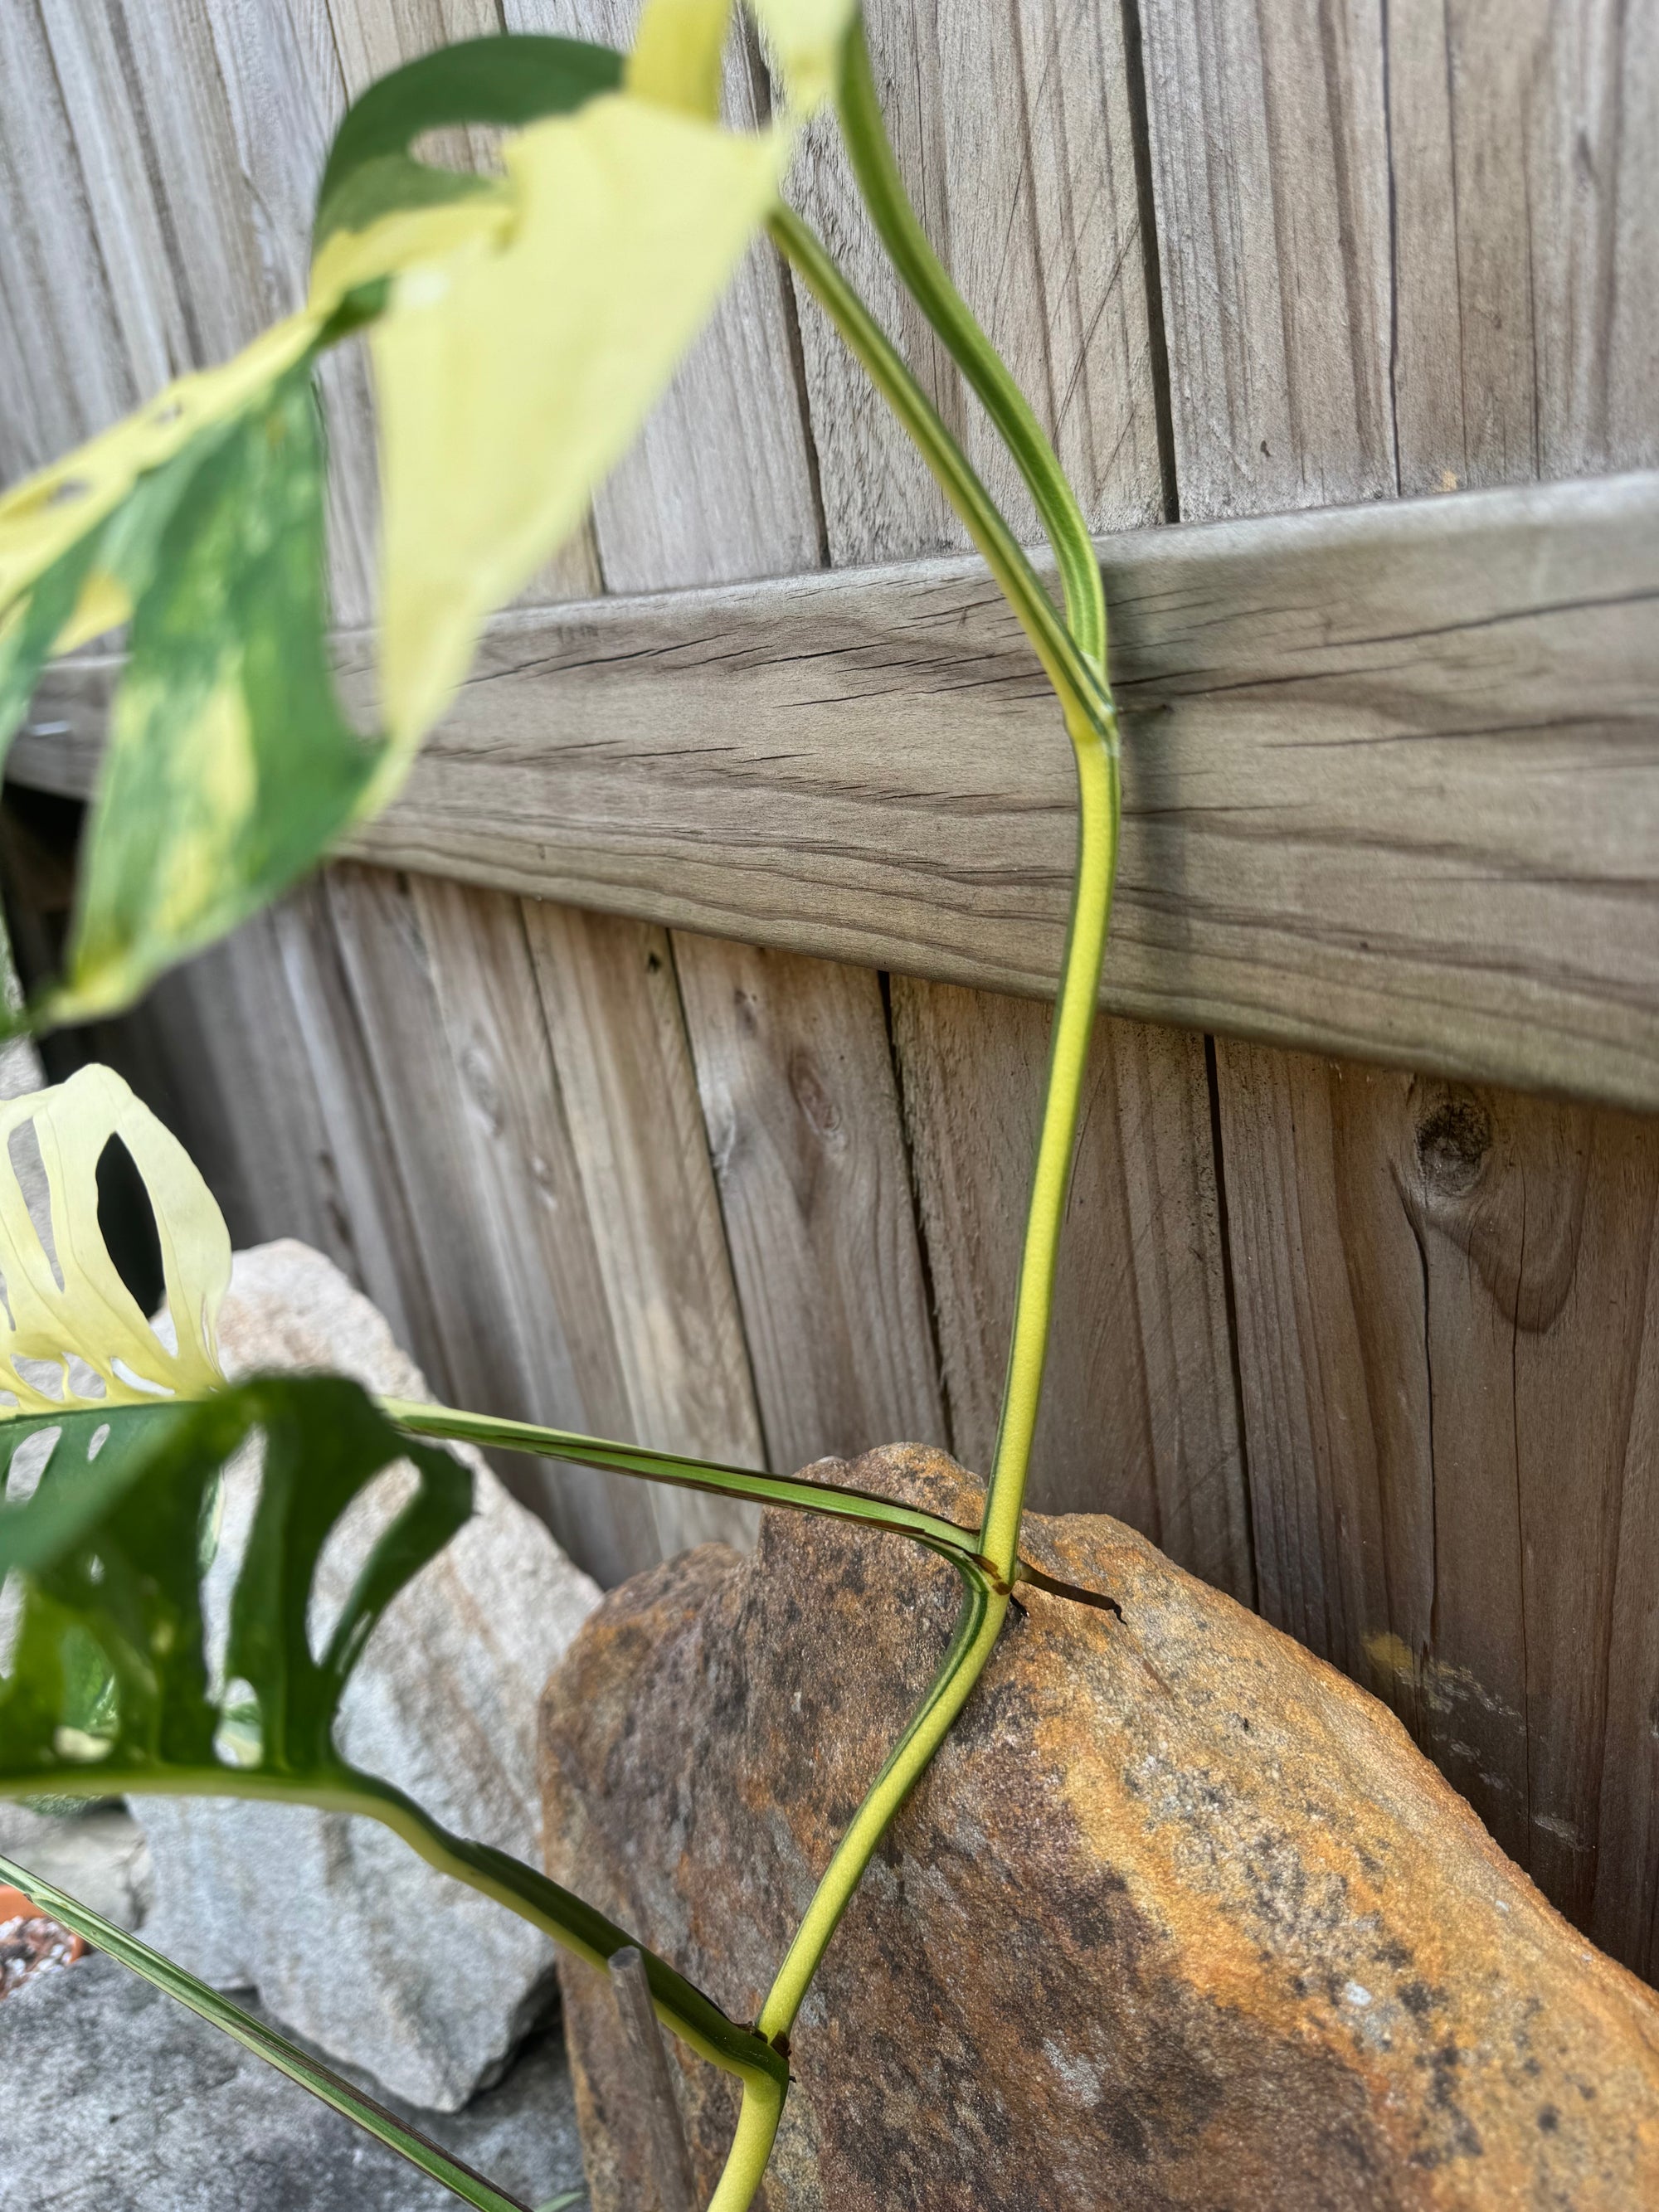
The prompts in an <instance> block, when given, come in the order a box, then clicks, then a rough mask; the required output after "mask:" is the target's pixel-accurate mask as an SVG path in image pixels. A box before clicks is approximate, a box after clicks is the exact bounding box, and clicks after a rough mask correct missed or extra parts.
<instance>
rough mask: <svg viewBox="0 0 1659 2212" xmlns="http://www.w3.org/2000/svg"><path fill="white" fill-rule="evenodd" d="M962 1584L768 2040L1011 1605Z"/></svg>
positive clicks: (790, 1954)
mask: <svg viewBox="0 0 1659 2212" xmlns="http://www.w3.org/2000/svg"><path fill="white" fill-rule="evenodd" d="M963 1583H964V1584H965V1585H966V1587H965V1589H964V1590H963V1601H962V1611H961V1612H960V1613H958V1615H957V1626H956V1632H955V1633H954V1635H953V1636H952V1637H951V1643H950V1648H949V1649H948V1650H947V1651H946V1652H945V1657H944V1659H943V1661H942V1662H940V1666H939V1672H938V1674H936V1675H935V1676H934V1678H933V1684H932V1686H931V1687H930V1688H929V1690H928V1691H927V1695H926V1696H925V1697H924V1698H923V1699H922V1701H921V1704H920V1705H918V1706H917V1707H916V1710H915V1712H914V1713H912V1715H911V1716H910V1721H909V1725H908V1727H907V1728H906V1729H905V1731H904V1733H903V1735H902V1736H901V1737H900V1738H899V1740H898V1741H897V1742H896V1744H895V1745H894V1747H893V1748H892V1750H891V1752H890V1753H889V1754H888V1758H887V1762H886V1764H885V1765H884V1766H883V1768H882V1770H881V1772H880V1773H879V1774H878V1776H877V1777H876V1778H875V1780H874V1781H873V1782H872V1784H871V1785H870V1789H869V1792H868V1794H867V1795H866V1798H865V1800H864V1802H863V1803H862V1804H861V1805H860V1807H859V1809H858V1811H857V1812H856V1813H855V1814H854V1815H853V1818H852V1820H851V1822H850V1823H849V1825H848V1828H847V1831H846V1833H845V1834H844V1835H843V1836H842V1839H841V1841H840V1843H839V1844H836V1849H835V1852H834V1855H833V1857H831V1859H830V1861H829V1866H828V1868H827V1869H825V1871H824V1875H823V1880H822V1881H820V1882H819V1884H818V1887H817V1891H816V1892H815V1893H814V1894H813V1898H812V1902H811V1905H808V1906H807V1908H806V1912H805V1917H804V1918H803V1919H802V1921H801V1923H800V1926H799V1928H798V1929H796V1930H795V1937H794V1941H793V1942H792V1943H791V1944H790V1946H789V1949H788V1951H787V1954H785V1957H784V1961H783V1964H782V1965H781V1966H780V1967H779V1969H778V1971H777V1973H776V1975H775V1978H774V1979H773V1983H772V1986H771V1988H770V1989H769V1990H768V1992H767V1996H766V2002H765V2003H764V2004H763V2006H762V2007H761V2009H760V2017H759V2019H758V2020H757V2021H756V2023H755V2027H756V2032H757V2033H758V2034H761V2035H763V2036H765V2037H766V2038H767V2039H769V2040H772V2039H775V2038H776V2037H778V2036H780V2035H787V2033H788V2032H789V2030H790V2028H791V2027H793V2025H794V2020H795V2015H796V2014H797V2013H798V2012H799V2010H800V2008H801V2003H802V2001H803V1999H804V1998H805V1995H806V1991H807V1988H808V1985H809V1984H810V1983H811V1979H812V1977H813V1975H814V1974H815V1973H816V1972H817V1967H818V1962H819V1960H821V1959H822V1958H823V1954H824V1950H825V1948H826V1946H827V1945H828V1943H829V1938H830V1937H831V1936H833V1935H834V1934H835V1932H836V1924H837V1923H838V1922H839V1921H840V1919H841V1917H842V1913H843V1912H845V1911H846V1910H847V1907H848V1904H849V1903H850V1902H851V1900H852V1896H853V1893H854V1890H855V1889H856V1888H857V1887H858V1886H859V1882H860V1879H861V1877H862V1875H863V1873H864V1869H865V1868H866V1866H868V1864H869V1863H870V1857H871V1854H872V1852H873V1851H874V1850H875V1848H876V1845H877V1844H878V1843H879V1842H880V1841H881V1838H882V1837H883V1835H884V1832H886V1829H887V1826H888V1824H889V1822H890V1820H892V1818H893V1815H894V1814H896V1812H897V1811H898V1809H899V1808H900V1806H901V1805H902V1804H903V1802H904V1801H905V1799H906V1798H907V1797H908V1796H909V1794H910V1792H911V1790H913V1789H914V1788H915V1785H916V1784H917V1782H918V1781H920V1779H921V1775H922V1773H923V1771H924V1770H925V1769H926V1767H927V1763H928V1761H929V1760H930V1759H932V1758H933V1753H935V1752H936V1751H937V1750H938V1748H939V1745H940V1744H941V1743H942V1742H943V1741H944V1740H945V1734H946V1731H947V1730H948V1729H949V1728H950V1726H951V1722H952V1721H953V1720H955V1718H956V1717H957V1714H958V1713H959V1712H960V1711H962V1708H963V1705H964V1704H965V1703H966V1702H967V1698H968V1693H969V1691H970V1690H971V1689H972V1688H973V1686H974V1685H975V1682H976V1681H977V1680H979V1677H980V1674H981V1672H982V1671H983V1668H984V1666H985V1662H986V1661H987V1659H988V1658H989V1657H990V1656H991V1650H992V1647H993V1645H994V1644H995V1643H996V1640H997V1637H998V1634H999V1633H1000V1630H1001V1627H1002V1621H1003V1616H1004V1614H1005V1613H1006V1612H1007V1609H1008V1600H1007V1597H1006V1595H1005V1594H1004V1593H1002V1592H1000V1591H998V1590H994V1589H992V1588H991V1586H990V1583H988V1581H987V1579H986V1577H984V1576H983V1575H982V1574H979V1573H975V1572H973V1571H963Z"/></svg>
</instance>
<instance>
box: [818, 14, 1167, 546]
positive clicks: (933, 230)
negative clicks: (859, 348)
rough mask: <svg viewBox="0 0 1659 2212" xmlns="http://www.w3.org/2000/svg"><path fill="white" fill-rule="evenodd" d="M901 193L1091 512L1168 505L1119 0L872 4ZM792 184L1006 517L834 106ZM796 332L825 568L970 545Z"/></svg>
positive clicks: (832, 336) (994, 458)
mask: <svg viewBox="0 0 1659 2212" xmlns="http://www.w3.org/2000/svg"><path fill="white" fill-rule="evenodd" d="M868 27H869V34H870V39H871V44H872V57H873V60H874V64H875V74H876V80H877V84H878V89H879V91H880V93H881V96H882V102H883V107H884V112H885V114H886V116H887V118H888V125H889V129H890V134H891V136H892V138H893V142H894V145H895V148H896V151H897V154H898V157H899V163H900V167H901V168H902V171H903V173H904V177H905V181H906V184H907V185H908V190H909V192H910V196H911V198H912V200H913V202H914V203H915V206H916V209H917V210H918V212H919V213H920V215H921V219H922V222H923V224H924V226H925V227H926V228H927V231H928V234H929V235H930V237H931V238H932V240H933V244H934V246H935V247H936V248H937V249H938V251H939V253H940V255H941V257H942V258H944V260H945V263H946V264H947V265H948V266H949V267H951V269H952V270H953V271H954V272H955V273H956V276H957V281H958V282H959V283H960V285H961V288H962V290H963V295H964V296H965V297H966V299H967V301H968V302H969V306H970V307H972V308H973V310H974V312H975V314H976V315H977V316H978V317H979V319H980V320H981V323H982V324H983V325H984V326H985V328H986V330H987V332H988V333H989V335H990V337H991V340H992V342H993V343H994V344H995V345H996V346H997V347H998V348H999V349H1000V351H1001V352H1002V354H1003V356H1004V357H1005V359H1006V361H1007V362H1008V364H1009V366H1010V368H1012V371H1013V373H1014V374H1015V376H1016V378H1017V379H1018V381H1019V383H1020V385H1021V386H1022V388H1023V389H1024V392H1025V393H1026V395H1027V397H1028V398H1030V401H1031V403H1032V404H1033V406H1034V407H1035V408H1036V412H1037V415H1038V416H1039V417H1040V419H1041V420H1042V423H1043V426H1044V428H1046V429H1047V430H1048V434H1049V435H1050V437H1051V438H1052V439H1053V441H1054V445H1055V447H1056V450H1057V451H1058V453H1059V454H1060V459H1061V462H1062V464H1063V465H1065V467H1066V470H1067V471H1068V473H1069V474H1070V476H1071V478H1072V481H1073V484H1074V485H1075V487H1076V489H1077V491H1078V494H1079V499H1080V500H1081V501H1082V504H1083V507H1084V511H1085V514H1086V515H1087V516H1088V518H1089V520H1090V523H1091V527H1093V528H1095V529H1097V530H1118V529H1123V528H1126V527H1128V526H1133V525H1134V524H1137V523H1146V522H1151V521H1154V520H1162V518H1163V512H1164V508H1163V488H1162V479H1161V474H1160V464H1159V454H1158V427H1157V410H1156V404H1155V394H1154V390H1153V383H1152V369H1151V346H1152V337H1151V331H1150V325H1149V321H1148V314H1147V302H1146V273H1145V267H1144V260H1145V241H1144V240H1143V238H1142V234H1141V219H1140V209H1139V200H1138V197H1137V188H1136V181H1135V162H1134V152H1133V134H1132V129H1131V118H1130V111H1129V82H1128V70H1127V65H1126V53H1125V46H1124V38H1123V27H1122V20H1121V15H1120V12H1119V10H1118V9H1116V8H1115V7H1109V8H1097V7H1092V6H1090V5H1087V4H1086V0H992V4H989V5H983V6H980V7H976V8H969V9H951V8H946V7H941V6H939V4H938V0H890V4H886V5H882V6H878V7H875V8H872V9H871V10H870V13H869V18H868ZM790 197H791V198H792V199H793V201H794V202H795V204H797V205H798V206H799V208H800V210H801V211H802V212H803V213H804V214H805V216H807V218H808V219H809V221H811V222H812V223H813V224H814V226H815V227H816V228H818V229H819V230H820V231H821V232H822V234H823V236H824V238H825V239H826V240H827V241H828V243H829V246H831V248H832V250H833V251H834V252H836V255H837V257H838V258H840V259H841V261H842V264H843V266H844V267H845V268H846V269H847V271H848V275H849V276H850V277H851V278H852V281H853V282H854V284H855V285H856V286H857V287H858V289H859V290H860V292H861V293H862V294H863V295H864V296H865V298H866V300H867V301H869V303H870V304H871V306H872V308H873V309H874V310H875V312H876V313H877V315H878V319H880V320H881V321H882V322H883V323H884V325H886V327H887V328H888V330H889V331H890V332H891V333H892V335H893V336H894V337H896V339H897V340H898V342H899V343H900V345H901V347H902V350H903V351H904V353H905V355H906V357H907V359H908V361H909V362H910V363H911V365H912V367H913V368H915V370H916V372H917V374H918V375H919V376H920V378H921V382H922V384H923V386H924V387H925V388H926V389H927V392H928V393H929V396H930V397H931V398H933V401H934V404H936V405H937V406H938V407H939V410H940V412H941V414H942V415H943V416H944V417H945V421H946V422H948V423H949V424H950V426H951V428H952V430H954V431H955V432H956V433H957V435H958V437H959V438H960V439H961V441H962V442H963V444H964V446H965V447H966V449H967V452H968V454H969V459H971V460H972V461H973V462H974V464H975V466H976V467H977V468H979V469H980V470H981V472H982V473H983V475H984V477H985V479H986V482H987V484H988V485H989V487H990V489H991V491H992V492H993V494H994V496H995V497H996V498H997V500H998V501H1000V503H1001V504H1002V506H1003V507H1004V509H1005V512H1006V513H1007V514H1008V516H1009V518H1010V520H1012V522H1013V523H1014V526H1015V527H1016V529H1017V530H1018V532H1019V534H1020V535H1021V536H1022V537H1024V538H1035V537H1036V535H1037V534H1038V532H1037V525H1036V514H1035V512H1034V510H1033V509H1032V507H1031V504H1030V500H1029V498H1028V497H1027V495H1026V494H1025V491H1024V486H1023V485H1022V483H1020V481H1019V478H1018V474H1017V472H1016V471H1015V470H1014V468H1013V466H1012V463H1011V462H1010V461H1009V459H1008V458H1007V456H1006V453H1004V451H1003V449H1002V447H1001V446H1000V442H999V441H997V439H996V437H995V435H994V432H993V431H992V430H991V428H990V427H989V425H988V423H987V421H986V420H985V418H984V416H983V415H982V414H981V411H980V410H979V408H978V405H977V403H975V402H973V401H971V400H970V399H969V397H968V396H967V394H966V392H965V391H964V389H963V385H962V382H961V379H960V377H959V375H958V374H957V370H956V368H955V365H954V364H953V363H952V362H951V360H950V357H949V356H948V355H946V354H945V351H944V349H942V348H941V347H940V346H939V343H938V342H937V340H935V338H934V337H933V333H932V331H930V330H929V328H928V326H927V323H926V321H925V320H924V319H923V317H922V315H921V311H920V310H919V309H918V308H917V307H915V303H914V302H913V301H911V300H910V299H909V297H908V294H906V293H905V292H904V291H903V289H902V286H900V285H899V283H897V281H896V278H895V277H894V276H893V274H892V272H891V270H890V267H889V265H888V264H887V263H886V260H885V258H884V255H883V253H882V251H881V249H880V246H879V245H878V241H877V240H876V238H875V235H874V233H873V231H872V228H871V227H870V224H869V222H868V219H867V217H866V215H865V213H864V210H863V207H862V204H861V203H860V200H859V198H858V196H857V192H856V190H855V188H854V185H853V181H852V178H851V174H850V172H849V170H848V166H847V163H846V160H845V157H844V155H842V151H841V148H840V143H839V140H838V137H837V136H836V132H835V131H834V130H833V129H832V128H831V126H830V124H829V121H828V119H827V118H825V119H823V120H821V121H820V122H819V123H818V124H817V125H815V126H814V127H813V129H812V130H811V131H809V133H808V134H807V137H806V141H805V146H804V148H803V149H802V152H801V155H800V156H799V160H798V162H797V165H796V170H795V173H794V175H793V179H792V180H791V185H790ZM799 298H800V316H801V334H802V343H803V352H804V361H805V373H806V384H807V391H808V394H809V398H810V402H811V422H812V429H813V436H814V440H815V442H816V445H817V458H818V472H819V478H820V482H821V484H822V487H823V507H824V515H825V522H826V527H827V532H828V541H829V556H830V558H831V560H832V561H834V562H836V564H837V565H842V564H846V563H848V562H870V561H891V560H899V559H905V558H909V557H912V556H917V555H921V554H926V553H934V552H943V551H945V550H952V549H958V548H965V546H966V544H967V539H966V537H965V535H964V533H963V529H962V526H961V525H960V524H959V523H958V522H957V519H956V518H955V516H954V515H953V514H951V512H950V510H949V508H948V507H946V505H945V501H944V498H943V495H941V494H940V493H939V490H938V489H937V487H936V486H935V485H934V483H933V480H932V478H931V477H929V476H928V475H927V471H926V470H925V468H924V467H923V465H922V464H921V461H920V459H918V458H917V456H916V453H915V450H914V448H913V447H911V446H910V445H909V444H908V441H907V440H906V439H905V438H904V436H903V434H902V432H901V431H900V430H899V428H898V427H897V425H896V423H895V422H893V420H892V418H891V416H890V415H889V414H888V413H887V411H886V410H885V408H884V406H883V405H882V404H881V403H880V402H879V401H878V400H877V399H876V398H875V397H874V395H873V393H872V391H871V389H870V386H869V385H868V383H867V380H866V378H865V376H864V374H863V372H862V370H861V369H860V368H858V367H857V365H856V364H855V363H854V362H853V361H852V360H851V359H850V358H849V357H848V355H847V353H846V351H845V349H843V348H842V345H841V343H840V341H839V339H838V338H837V337H836V333H835V331H834V330H833V329H832V327H831V326H830V325H829V324H828V323H827V321H826V320H825V319H824V318H823V315H822V314H821V313H820V312H819V311H818V309H817V307H816V305H815V304H814V303H813V302H812V301H811V299H810V298H809V297H807V296H806V295H805V294H804V293H802V294H800V295H799Z"/></svg>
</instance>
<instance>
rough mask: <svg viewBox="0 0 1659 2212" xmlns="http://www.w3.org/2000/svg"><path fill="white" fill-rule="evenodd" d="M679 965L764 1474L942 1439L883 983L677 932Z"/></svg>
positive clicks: (856, 972) (861, 972)
mask: <svg viewBox="0 0 1659 2212" xmlns="http://www.w3.org/2000/svg"><path fill="white" fill-rule="evenodd" d="M675 957H676V961H677V963H678V969H679V979H680V989H681V994H682V995H683V997H684V1003H685V1012H686V1019H687V1023H688V1024H689V1026H690V1031H691V1036H692V1039H693V1046H694V1051H695V1054H696V1063H697V1080H698V1084H699V1086H700V1088H701V1091H702V1105H703V1115H704V1118H705V1120H706V1121H707V1123H708V1133H709V1139H710V1142H711V1144H712V1146H713V1148H714V1170H715V1174H716V1176H717V1177H718V1179H719V1182H720V1194H721V1198H722V1200H723V1203H724V1208H725V1215H726V1235H727V1237H728V1238H729V1239H730V1242H731V1246H732V1266H733V1268H734V1270H735V1272H736V1274H737V1277H738V1282H739V1284H740V1285H743V1286H744V1291H745V1297H744V1313H745V1316H746V1317H747V1320H748V1334H749V1342H750V1351H751V1352H752V1355H753V1358H754V1360H755V1365H756V1383H757V1389H758V1392H759V1396H760V1401H761V1405H762V1407H763V1409H764V1411H765V1417H766V1431H767V1444H768V1447H769V1451H770V1455H771V1459H772V1463H773V1464H774V1465H775V1466H778V1467H791V1468H793V1467H802V1466H805V1463H806V1462H808V1461H809V1460H814V1459H818V1458H822V1457H824V1456H827V1455H830V1454H835V1455H837V1456H839V1457H842V1458H848V1459H850V1458H853V1457H854V1456H855V1455H857V1454H858V1453H859V1452H860V1451H862V1450H865V1449H868V1447H869V1443H870V1440H871V1439H872V1438H874V1437H887V1438H893V1437H905V1438H913V1439H915V1441H917V1442H920V1443H941V1444H942V1443H945V1442H946V1441H947V1432H946V1429H945V1416H944V1412H943V1409H942V1407H941V1405H940V1401H939V1381H938V1376H937V1372H936V1362H935V1358H934V1354H933V1340H932V1334H931V1331H930V1328H929V1323H928V1317H927V1292H926V1287H925V1285H924V1282H923V1279H922V1268H921V1255H920V1253H919V1251H918V1249H917V1242H916V1232H915V1220H914V1218H913V1215H912V1212H911V1201H910V1186H909V1170H908V1163H907V1161H906V1158H905V1152H904V1143H903V1139H902V1133H901V1131H900V1127H899V1118H898V1109H897V1100H896V1095H895V1091H894V1086H893V1069H892V1062H891V1060H890V1055H889V1053H888V1048H887V1034H886V1024H885V1019H884V1013H883V1009H882V1003H881V992H880V987H879V983H878V978H877V977H876V976H874V975H872V974H871V973H870V972H869V971H868V969H856V968H839V967H833V966H830V965H829V963H825V962H821V961H810V962H809V961H805V960H802V959H801V958H800V957H799V955H796V954H792V953H787V952H768V951H762V950H760V949H759V948H758V947H754V946H749V945H719V944H716V943H715V942H714V939H708V938H699V937H694V936H690V935H689V934H685V933H682V934H681V935H680V936H679V937H678V939H677V940H676V945H675Z"/></svg>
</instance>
